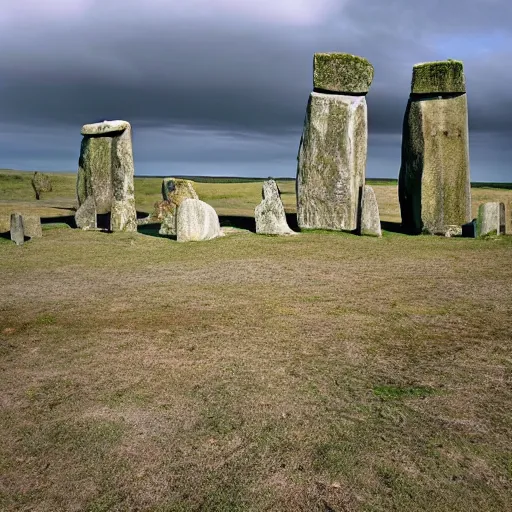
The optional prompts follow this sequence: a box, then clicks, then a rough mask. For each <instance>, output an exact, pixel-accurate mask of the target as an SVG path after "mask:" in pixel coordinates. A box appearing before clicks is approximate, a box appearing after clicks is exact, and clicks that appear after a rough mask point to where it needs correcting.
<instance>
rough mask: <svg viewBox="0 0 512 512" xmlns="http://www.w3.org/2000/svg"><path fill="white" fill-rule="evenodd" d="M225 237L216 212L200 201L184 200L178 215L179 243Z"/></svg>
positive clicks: (177, 236) (177, 230)
mask: <svg viewBox="0 0 512 512" xmlns="http://www.w3.org/2000/svg"><path fill="white" fill-rule="evenodd" d="M219 236H223V233H222V231H221V229H220V223H219V217H218V215H217V213H216V211H215V210H214V209H213V208H212V207H211V206H210V205H209V204H207V203H205V202H203V201H201V200H199V199H188V198H187V199H184V200H183V201H182V202H181V204H180V206H178V210H177V213H176V239H177V240H178V242H192V241H195V242H198V241H202V240H211V239H212V238H217V237H219Z"/></svg>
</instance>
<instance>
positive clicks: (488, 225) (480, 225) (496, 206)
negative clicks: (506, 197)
mask: <svg viewBox="0 0 512 512" xmlns="http://www.w3.org/2000/svg"><path fill="white" fill-rule="evenodd" d="M500 210H501V207H500V203H494V202H493V203H483V204H481V205H480V206H479V207H478V217H477V219H476V236H477V237H480V236H486V235H499V234H500Z"/></svg>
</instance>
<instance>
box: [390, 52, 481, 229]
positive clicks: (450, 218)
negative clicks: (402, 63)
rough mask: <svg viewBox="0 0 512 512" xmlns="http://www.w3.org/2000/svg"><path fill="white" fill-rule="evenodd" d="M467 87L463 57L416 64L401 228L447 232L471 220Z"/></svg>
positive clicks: (406, 129) (405, 141)
mask: <svg viewBox="0 0 512 512" xmlns="http://www.w3.org/2000/svg"><path fill="white" fill-rule="evenodd" d="M465 91H466V88H465V84H464V73H463V67H462V62H460V61H453V60H448V61H440V62H427V63H422V64H417V65H416V66H414V68H413V77H412V83H411V95H410V97H409V101H408V103H407V108H406V111H405V116H404V122H403V133H402V162H401V167H400V176H399V184H398V192H399V199H400V210H401V214H402V226H403V227H404V229H405V230H406V231H408V232H410V233H421V232H422V231H423V232H426V233H431V234H446V233H448V231H451V230H452V227H453V226H459V227H460V226H462V225H463V224H466V223H467V222H469V221H470V220H471V189H470V176H469V135H468V112H467V98H466V94H465Z"/></svg>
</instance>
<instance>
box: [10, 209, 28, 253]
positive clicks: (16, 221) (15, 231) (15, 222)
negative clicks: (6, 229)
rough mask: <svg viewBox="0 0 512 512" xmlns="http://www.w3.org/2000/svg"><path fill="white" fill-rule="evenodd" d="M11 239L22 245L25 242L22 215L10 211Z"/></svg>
mask: <svg viewBox="0 0 512 512" xmlns="http://www.w3.org/2000/svg"><path fill="white" fill-rule="evenodd" d="M11 240H12V241H13V242H14V243H15V244H16V245H23V244H24V242H25V231H24V229H23V217H22V216H21V215H20V214H19V213H11Z"/></svg>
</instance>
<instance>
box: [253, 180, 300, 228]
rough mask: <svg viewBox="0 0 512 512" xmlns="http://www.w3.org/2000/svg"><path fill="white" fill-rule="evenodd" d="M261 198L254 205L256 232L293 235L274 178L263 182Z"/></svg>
mask: <svg viewBox="0 0 512 512" xmlns="http://www.w3.org/2000/svg"><path fill="white" fill-rule="evenodd" d="M262 196H263V200H262V201H261V203H260V204H259V205H258V206H257V207H256V209H255V211H254V217H255V220H256V233H259V234H262V235H295V234H296V233H295V232H294V231H292V230H291V229H290V228H289V227H288V223H287V222H286V213H285V211H284V206H283V203H282V201H281V195H280V192H279V187H278V186H277V183H276V182H275V181H274V180H268V181H265V182H264V183H263V190H262Z"/></svg>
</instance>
